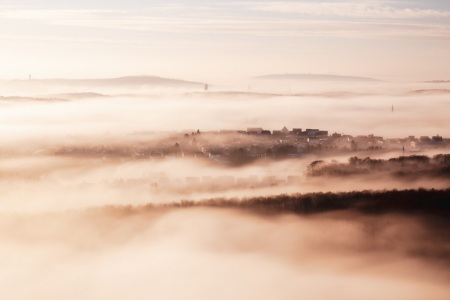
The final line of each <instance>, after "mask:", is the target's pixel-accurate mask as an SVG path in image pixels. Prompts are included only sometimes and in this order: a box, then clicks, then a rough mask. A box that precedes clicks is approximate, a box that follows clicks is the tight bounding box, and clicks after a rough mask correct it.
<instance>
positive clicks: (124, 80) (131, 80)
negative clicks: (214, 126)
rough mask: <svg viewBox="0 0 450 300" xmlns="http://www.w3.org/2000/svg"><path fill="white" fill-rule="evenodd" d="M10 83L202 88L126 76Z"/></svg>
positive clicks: (200, 84) (175, 80) (161, 78)
mask: <svg viewBox="0 0 450 300" xmlns="http://www.w3.org/2000/svg"><path fill="white" fill-rule="evenodd" d="M10 82H12V83H19V84H41V83H42V84H55V85H76V86H183V87H202V86H203V85H204V84H203V83H200V82H193V81H185V80H178V79H170V78H163V77H158V76H127V77H118V78H99V79H32V80H13V81H10Z"/></svg>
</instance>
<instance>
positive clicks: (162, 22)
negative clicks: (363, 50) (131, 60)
mask: <svg viewBox="0 0 450 300" xmlns="http://www.w3.org/2000/svg"><path fill="white" fill-rule="evenodd" d="M269 4H270V3H269ZM291 4H292V5H294V6H295V5H297V4H295V3H291ZM302 5H303V4H302ZM269 6H270V5H269ZM174 9H175V8H174ZM294 11H295V10H294ZM325 13H326V10H325ZM2 17H3V18H13V19H27V20H33V21H38V22H42V23H45V24H50V25H54V26H74V27H84V28H97V29H108V30H127V31H136V32H146V33H172V34H184V33H192V34H239V35H242V34H245V35H256V36H335V37H347V38H370V37H406V38H408V37H409V38H433V39H449V38H450V26H446V25H437V24H419V23H413V22H408V23H405V22H400V23H399V22H394V21H391V22H387V21H384V22H382V21H379V22H377V21H375V20H370V21H364V22H361V21H331V20H321V21H320V20H308V21H303V20H302V21H296V20H287V21H285V20H270V21H266V20H258V19H256V20H241V19H238V18H235V19H232V18H219V17H217V18H211V17H208V18H206V17H205V18H200V17H199V18H195V17H189V16H188V17H170V16H169V17H164V18H161V17H153V16H152V14H151V13H149V12H144V13H137V12H134V13H131V12H125V11H96V10H89V11H88V10H78V11H77V10H32V11H30V10H28V11H4V12H2V13H0V18H2Z"/></svg>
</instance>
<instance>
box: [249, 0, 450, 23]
mask: <svg viewBox="0 0 450 300" xmlns="http://www.w3.org/2000/svg"><path fill="white" fill-rule="evenodd" d="M251 6H252V8H253V9H254V10H259V11H270V12H280V13H297V14H303V15H313V16H334V17H351V18H375V19H377V18H383V19H418V18H448V17H450V11H446V10H438V9H419V8H397V7H394V6H388V5H385V4H380V3H373V2H370V3H364V2H362V3H361V2H353V3H349V2H339V3H336V2H321V3H309V2H308V3H302V2H300V3H295V2H261V3H253V4H251Z"/></svg>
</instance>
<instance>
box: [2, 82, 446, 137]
mask: <svg viewBox="0 0 450 300" xmlns="http://www.w3.org/2000/svg"><path fill="white" fill-rule="evenodd" d="M3 85H5V83H3ZM259 85H261V86H262V87H261V89H260V88H259ZM436 85H438V86H437V87H436ZM283 86H286V87H288V88H289V86H292V87H291V88H290V89H291V91H290V92H289V91H281V90H280V89H282V87H283ZM108 88H109V89H110V91H107V90H106V89H108ZM118 88H120V89H122V90H120V91H117V89H118ZM446 88H447V89H446ZM9 89H11V88H9ZM54 89H56V88H54V87H52V86H50V87H48V86H43V87H42V90H43V91H41V92H40V93H39V92H38V93H36V92H35V93H32V94H30V92H28V91H27V89H26V88H24V87H22V88H20V89H16V90H12V91H8V89H5V91H4V92H3V93H5V94H4V95H3V96H5V98H4V99H3V101H0V107H1V111H0V120H1V125H2V126H1V129H0V130H1V132H0V133H1V141H2V142H3V143H10V142H19V141H20V140H29V139H32V138H36V139H42V138H45V137H50V138H52V137H58V139H60V138H63V137H65V136H67V135H71V134H80V135H83V136H92V137H94V138H95V139H98V136H97V135H102V136H103V135H105V134H109V135H116V136H117V135H119V137H118V138H122V136H123V135H126V134H130V133H133V132H138V131H156V132H161V131H173V130H175V131H183V130H196V129H201V130H202V131H208V130H221V129H242V130H245V129H246V128H247V127H263V128H265V129H269V130H274V129H281V128H282V127H283V126H287V127H288V128H290V129H291V128H294V127H295V128H320V129H324V130H328V131H329V132H330V133H333V132H339V133H346V134H352V135H367V134H370V133H373V134H375V135H381V136H384V137H405V136H409V135H415V136H421V135H427V136H431V135H436V134H440V135H443V136H448V135H449V134H450V131H449V126H447V125H448V120H447V119H448V118H447V113H446V112H447V111H448V109H449V106H450V104H449V101H448V97H449V92H448V90H450V89H448V84H423V83H421V84H416V85H413V84H398V85H394V84H392V83H389V84H387V83H371V84H361V83H360V84H355V85H354V86H350V85H349V84H341V85H339V84H332V83H323V84H322V85H319V84H317V83H312V84H309V83H306V84H305V83H303V84H301V83H297V85H290V84H289V83H284V82H282V83H280V82H278V81H276V82H274V83H270V84H264V85H263V84H262V83H259V81H258V83H257V85H256V86H254V87H250V89H251V90H250V91H249V90H247V89H242V87H241V88H239V86H228V85H218V86H214V85H213V86H211V88H210V89H209V91H208V92H204V91H202V89H203V88H198V89H192V88H191V89H184V90H182V91H180V90H179V89H177V88H175V87H170V86H169V87H158V86H155V87H148V86H144V87H141V86H138V87H134V88H133V89H131V88H124V87H104V86H103V87H101V88H95V86H94V87H93V86H87V87H78V86H76V87H73V88H72V89H70V88H67V87H65V88H64V90H57V91H55V90H54ZM73 89H75V91H74V90H73ZM80 89H81V90H80ZM86 89H89V90H86ZM44 90H45V92H44ZM142 90H143V91H142ZM426 90H431V91H432V92H429V93H427V92H423V91H426ZM230 91H238V92H239V93H236V92H233V93H230ZM417 91H422V92H417ZM433 91H434V92H433ZM97 92H101V93H102V94H104V95H107V96H108V97H101V96H98V95H97V96H96V97H94V98H89V95H91V94H90V93H97ZM6 93H7V94H6ZM61 93H62V94H61ZM74 93H78V94H74ZM79 93H81V94H79ZM58 94H59V95H58ZM52 95H53V96H52ZM55 95H56V96H55ZM77 95H78V97H81V98H82V99H74V98H76V97H77ZM6 96H7V97H6ZM11 96H18V97H25V96H26V97H31V98H30V99H28V100H29V101H27V100H26V99H22V100H21V101H18V100H17V99H14V98H11ZM64 97H65V98H64ZM39 99H40V100H39ZM43 99H44V100H43ZM45 99H47V100H48V99H50V100H52V99H53V100H55V99H57V100H59V101H45ZM392 106H393V107H394V111H393V112H392Z"/></svg>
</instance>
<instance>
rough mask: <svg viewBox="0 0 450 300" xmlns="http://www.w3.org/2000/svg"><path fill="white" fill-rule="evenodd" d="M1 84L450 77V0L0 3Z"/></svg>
mask: <svg viewBox="0 0 450 300" xmlns="http://www.w3.org/2000/svg"><path fill="white" fill-rule="evenodd" d="M0 45H1V47H0V65H1V66H2V68H1V70H0V78H27V77H28V74H32V75H33V76H34V77H35V78H48V77H70V78H74V77H113V76H122V75H137V74H150V75H160V76H168V77H178V78H185V79H193V80H213V79H217V78H230V77H234V76H253V75H260V74H267V73H328V74H344V75H359V76H370V77H376V78H380V79H387V80H431V79H450V68H449V65H450V63H449V61H450V59H449V53H450V1H448V0H431V1H418V0H410V1H404V0H399V1H395V0H394V1H377V0H366V1H364V0H363V1H345V0H340V1H335V0H324V1H311V0H310V1H277V2H275V1H267V0H258V1H252V0H248V1H240V2H238V1H235V2H233V1H225V0H208V1H206V0H203V1H202V0H185V1H160V0H158V1H150V0H147V1H144V0H129V1H119V0H110V1H107V0H95V1H92V0H78V1H72V0H71V1H69V0H0Z"/></svg>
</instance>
